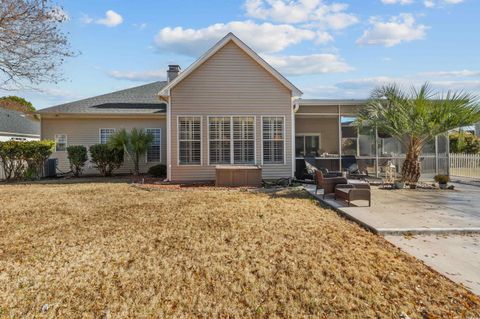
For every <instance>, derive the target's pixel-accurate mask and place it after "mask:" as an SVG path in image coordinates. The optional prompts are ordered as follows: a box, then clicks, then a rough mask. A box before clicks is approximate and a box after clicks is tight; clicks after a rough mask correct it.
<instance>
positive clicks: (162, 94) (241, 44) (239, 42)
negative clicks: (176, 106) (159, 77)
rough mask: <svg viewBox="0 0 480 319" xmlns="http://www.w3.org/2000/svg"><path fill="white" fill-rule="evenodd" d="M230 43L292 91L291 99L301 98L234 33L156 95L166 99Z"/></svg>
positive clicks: (219, 42)
mask: <svg viewBox="0 0 480 319" xmlns="http://www.w3.org/2000/svg"><path fill="white" fill-rule="evenodd" d="M230 41H233V42H234V43H235V44H236V45H237V46H238V47H239V48H240V49H242V50H243V51H244V52H245V53H246V54H247V55H248V56H250V57H251V58H252V59H253V60H255V61H256V62H257V63H258V64H260V65H261V66H262V67H263V68H264V69H265V70H266V71H268V72H269V73H270V74H271V75H272V76H273V77H274V78H276V79H277V80H278V81H279V82H280V83H282V84H283V85H284V86H286V87H287V88H289V89H290V90H291V91H292V96H293V97H300V96H302V94H303V92H302V91H300V89H298V88H297V87H296V86H295V85H293V84H292V83H291V82H290V81H289V80H287V78H285V77H284V76H283V75H282V74H281V73H280V72H278V71H277V70H276V69H275V68H274V67H272V66H271V65H270V64H268V62H266V61H265V60H264V59H263V58H262V57H260V56H259V55H258V54H257V53H256V52H255V51H254V50H253V49H252V48H250V47H249V46H248V45H247V44H245V42H243V41H242V40H240V39H239V38H238V37H237V36H236V35H235V34H234V33H232V32H229V33H227V34H226V35H225V36H224V37H223V38H222V39H221V40H220V41H218V42H217V43H216V44H215V45H214V46H212V47H211V48H210V49H209V50H207V51H206V52H205V53H204V54H203V55H202V56H201V57H200V58H198V59H197V60H196V61H195V62H194V63H192V64H191V65H190V66H189V67H188V68H187V69H185V71H183V72H182V73H180V74H179V75H178V76H177V77H176V78H175V79H174V80H173V81H171V82H170V83H169V84H168V85H166V86H165V87H164V88H162V90H160V92H159V93H158V95H159V96H160V97H162V98H163V97H168V96H169V95H170V89H172V88H173V87H175V86H176V85H177V84H178V83H180V82H181V81H182V80H183V79H185V78H186V77H187V76H188V75H189V74H191V73H192V72H193V71H195V70H196V69H197V68H198V67H200V65H202V64H203V63H204V62H205V61H206V60H208V59H209V58H210V57H211V56H212V55H214V54H215V53H216V52H218V51H219V50H220V49H221V48H223V47H224V46H225V45H227V44H228V43H229V42H230Z"/></svg>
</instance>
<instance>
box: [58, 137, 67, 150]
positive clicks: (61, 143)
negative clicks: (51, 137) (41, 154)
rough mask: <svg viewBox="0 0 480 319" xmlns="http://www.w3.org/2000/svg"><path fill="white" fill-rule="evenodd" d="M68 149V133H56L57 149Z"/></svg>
mask: <svg viewBox="0 0 480 319" xmlns="http://www.w3.org/2000/svg"><path fill="white" fill-rule="evenodd" d="M66 150H67V135H66V134H55V151H56V152H65V151H66Z"/></svg>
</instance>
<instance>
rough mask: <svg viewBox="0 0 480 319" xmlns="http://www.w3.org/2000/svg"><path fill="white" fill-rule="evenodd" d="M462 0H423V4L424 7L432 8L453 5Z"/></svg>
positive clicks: (462, 0)
mask: <svg viewBox="0 0 480 319" xmlns="http://www.w3.org/2000/svg"><path fill="white" fill-rule="evenodd" d="M463 2H464V0H425V1H423V5H424V6H425V7H426V8H434V7H445V6H447V5H455V4H460V3H463Z"/></svg>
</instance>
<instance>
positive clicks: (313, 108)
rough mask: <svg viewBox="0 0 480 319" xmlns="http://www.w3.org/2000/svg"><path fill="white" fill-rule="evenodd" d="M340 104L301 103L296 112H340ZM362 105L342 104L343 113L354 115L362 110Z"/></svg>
mask: <svg viewBox="0 0 480 319" xmlns="http://www.w3.org/2000/svg"><path fill="white" fill-rule="evenodd" d="M338 107H339V106H338V105H300V108H299V109H298V111H297V113H296V114H305V113H306V114H318V113H323V114H338ZM360 108H361V106H360V105H340V110H341V112H342V114H345V115H353V114H356V113H357V112H358V111H359V110H360Z"/></svg>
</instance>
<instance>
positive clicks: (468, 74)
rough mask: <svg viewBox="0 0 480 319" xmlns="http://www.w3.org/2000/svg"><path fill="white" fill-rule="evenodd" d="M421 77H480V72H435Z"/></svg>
mask: <svg viewBox="0 0 480 319" xmlns="http://www.w3.org/2000/svg"><path fill="white" fill-rule="evenodd" d="M418 75H420V76H425V77H453V78H460V77H477V76H480V71H471V70H460V71H433V72H422V73H419V74H418Z"/></svg>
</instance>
